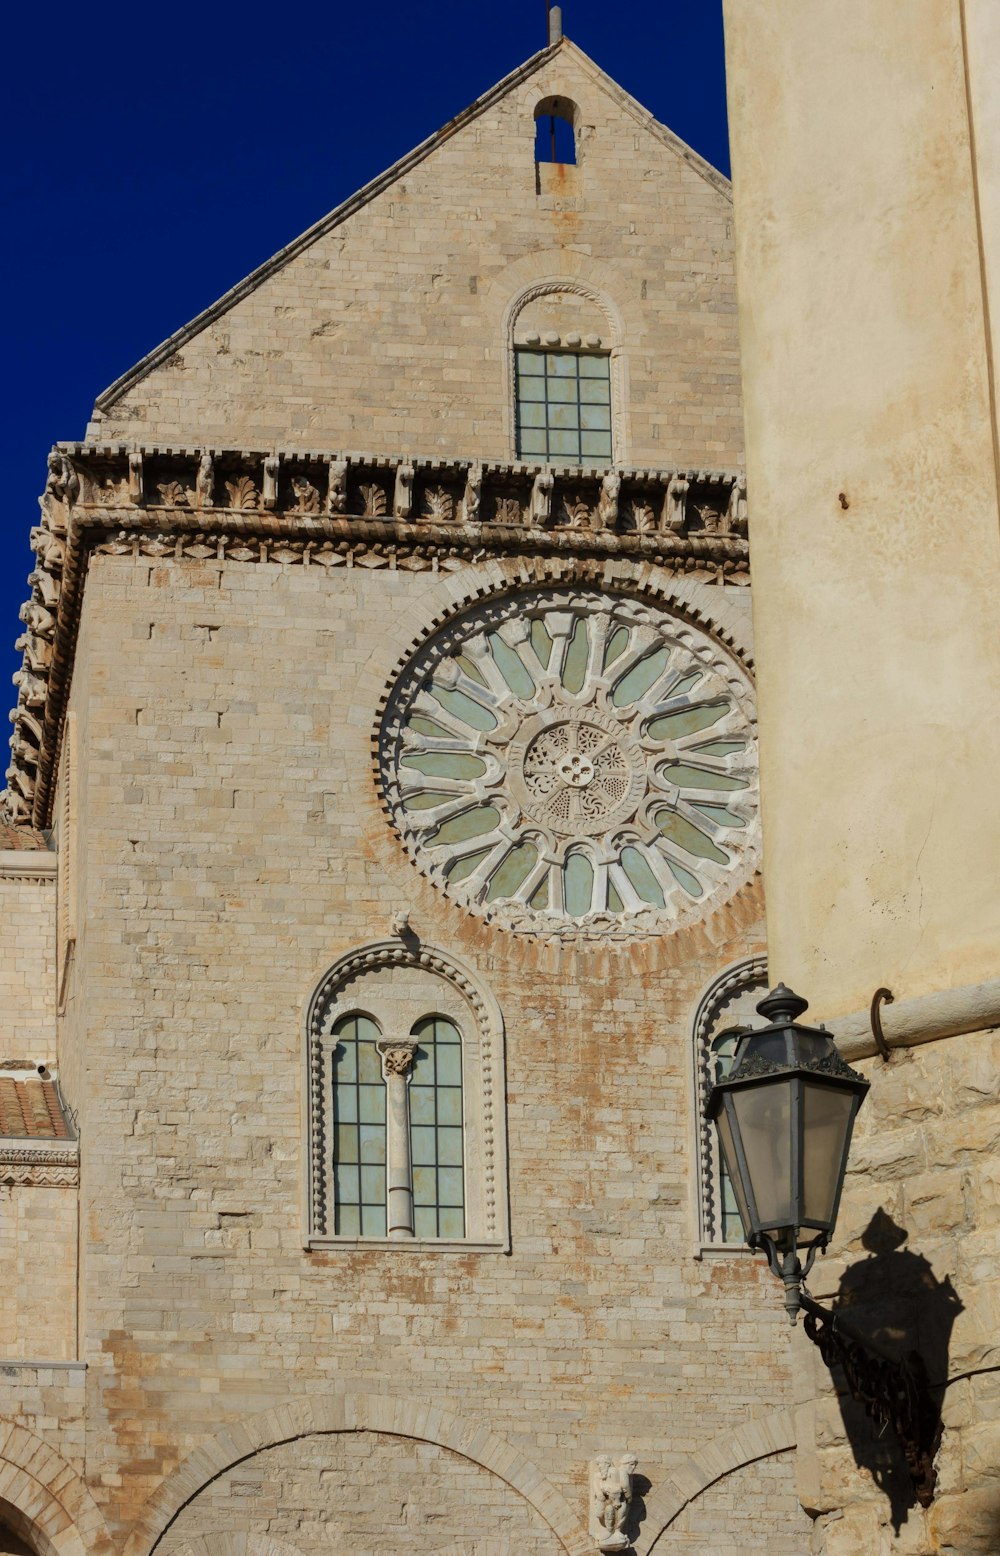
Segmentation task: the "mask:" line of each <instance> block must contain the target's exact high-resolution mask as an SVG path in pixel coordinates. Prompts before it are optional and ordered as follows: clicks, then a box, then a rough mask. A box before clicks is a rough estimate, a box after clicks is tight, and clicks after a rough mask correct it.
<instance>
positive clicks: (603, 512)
mask: <svg viewBox="0 0 1000 1556" xmlns="http://www.w3.org/2000/svg"><path fill="white" fill-rule="evenodd" d="M621 489H622V478H621V476H620V475H619V474H618V471H617V470H608V471H606V472H605V475H604V479H603V481H602V482H601V495H600V497H599V499H598V503H597V516H596V523H595V528H596V529H610V530H613V529H614V528H615V526H616V525H617V523H618V500H619V498H620V496H621Z"/></svg>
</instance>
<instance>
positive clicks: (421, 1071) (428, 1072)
mask: <svg viewBox="0 0 1000 1556" xmlns="http://www.w3.org/2000/svg"><path fill="white" fill-rule="evenodd" d="M436 1065H437V1061H436V1058H435V1052H434V1039H433V1034H432V1035H431V1036H429V1037H428V1038H427V1046H426V1047H424V1046H423V1044H421V1046H420V1047H419V1048H418V1049H417V1050H416V1052H415V1053H414V1055H413V1079H412V1080H411V1082H410V1090H411V1091H412V1090H413V1089H414V1087H416V1088H417V1090H418V1091H420V1090H422V1089H423V1088H425V1087H430V1088H431V1089H432V1090H433V1088H434V1074H435V1069H436Z"/></svg>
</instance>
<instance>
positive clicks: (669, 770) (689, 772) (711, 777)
mask: <svg viewBox="0 0 1000 1556" xmlns="http://www.w3.org/2000/svg"><path fill="white" fill-rule="evenodd" d="M660 772H661V773H662V774H663V776H664V778H666V779H667V781H668V783H675V784H676V785H677V787H678V788H679V789H724V790H726V791H727V793H732V792H733V791H734V790H736V789H745V788H746V786H747V781H746V779H745V778H734V777H732V775H731V774H730V773H719V772H715V771H714V770H713V769H712V768H710V767H695V766H693V765H689V764H687V763H685V762H664V764H663V766H662V767H661V768H660Z"/></svg>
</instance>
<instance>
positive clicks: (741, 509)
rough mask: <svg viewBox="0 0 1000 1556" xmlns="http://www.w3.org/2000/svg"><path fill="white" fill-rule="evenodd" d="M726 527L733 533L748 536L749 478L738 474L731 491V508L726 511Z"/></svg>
mask: <svg viewBox="0 0 1000 1556" xmlns="http://www.w3.org/2000/svg"><path fill="white" fill-rule="evenodd" d="M726 528H727V530H728V533H729V534H731V535H741V536H743V537H744V538H746V533H747V478H746V476H745V475H738V476H737V477H736V480H735V481H734V482H733V485H732V490H731V491H730V493H729V508H728V511H727V513H726Z"/></svg>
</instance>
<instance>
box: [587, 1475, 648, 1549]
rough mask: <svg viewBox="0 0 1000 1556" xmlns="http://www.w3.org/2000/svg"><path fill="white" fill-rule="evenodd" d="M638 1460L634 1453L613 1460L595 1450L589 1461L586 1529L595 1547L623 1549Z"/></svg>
mask: <svg viewBox="0 0 1000 1556" xmlns="http://www.w3.org/2000/svg"><path fill="white" fill-rule="evenodd" d="M638 1463H639V1461H638V1459H637V1458H636V1456H635V1454H634V1453H624V1454H622V1455H621V1457H620V1458H619V1459H617V1460H615V1459H614V1458H613V1457H612V1456H611V1454H610V1453H602V1454H599V1455H598V1457H597V1458H596V1459H593V1460H592V1461H591V1465H590V1533H591V1535H592V1536H593V1539H594V1543H595V1545H596V1547H597V1549H598V1550H599V1551H609V1552H610V1551H627V1550H628V1548H629V1546H630V1545H631V1543H632V1542H631V1538H630V1535H629V1518H630V1514H631V1511H632V1498H633V1494H634V1492H633V1483H632V1477H633V1476H634V1474H635V1471H636V1467H637V1465H638Z"/></svg>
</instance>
